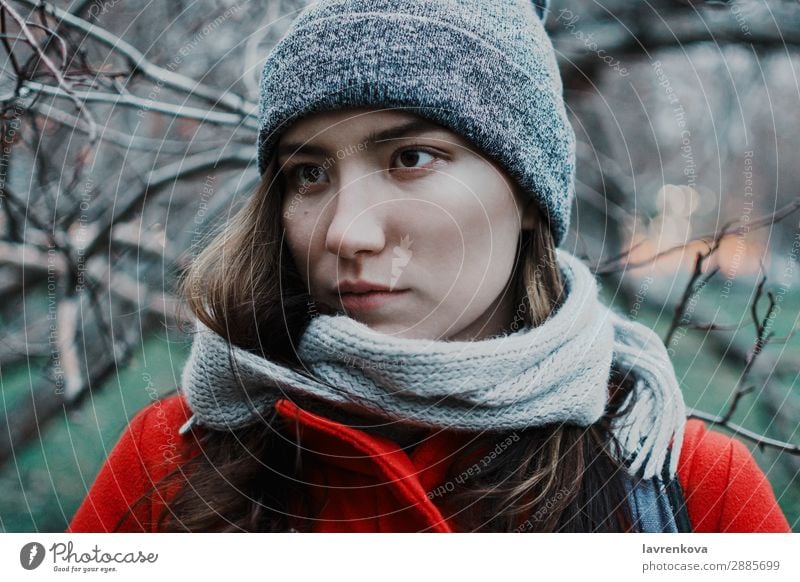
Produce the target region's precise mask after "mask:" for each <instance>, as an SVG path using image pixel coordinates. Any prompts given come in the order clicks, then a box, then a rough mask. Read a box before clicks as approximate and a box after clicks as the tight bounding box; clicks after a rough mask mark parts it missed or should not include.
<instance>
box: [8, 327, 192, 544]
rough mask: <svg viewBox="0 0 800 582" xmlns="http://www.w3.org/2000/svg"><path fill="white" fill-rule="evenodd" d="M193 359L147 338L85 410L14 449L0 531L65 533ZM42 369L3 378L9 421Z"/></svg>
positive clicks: (18, 370) (35, 366)
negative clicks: (130, 425) (111, 458)
mask: <svg viewBox="0 0 800 582" xmlns="http://www.w3.org/2000/svg"><path fill="white" fill-rule="evenodd" d="M187 355H188V351H187V349H186V346H185V345H184V343H182V342H176V343H169V342H168V341H167V339H166V338H165V336H164V334H157V335H153V336H150V337H148V338H147V340H146V341H145V342H144V345H143V348H142V349H140V350H139V352H138V353H136V354H135V356H134V358H133V360H132V362H131V365H130V366H129V367H128V368H127V369H125V370H123V371H121V372H120V374H119V376H115V377H114V378H113V380H111V381H109V382H108V383H106V385H104V386H102V387H100V388H99V389H98V388H95V389H94V390H93V393H92V394H91V395H90V396H89V397H88V398H87V399H86V400H85V401H84V404H83V406H82V407H81V409H80V410H77V411H75V412H74V413H72V414H70V415H69V418H67V417H66V416H65V415H61V416H60V417H58V418H55V419H53V421H52V422H50V423H48V425H47V426H46V428H45V429H44V430H43V431H41V433H40V435H39V437H38V438H36V439H34V440H33V441H32V442H31V443H30V444H28V445H27V446H25V447H23V448H21V449H19V450H16V451H15V452H16V455H15V458H14V459H12V460H11V461H10V462H9V463H7V464H6V465H5V466H3V467H2V470H0V490H2V491H3V492H4V495H3V496H2V497H0V531H6V532H61V531H64V530H65V529H66V527H67V525H68V523H69V521H70V520H71V518H72V515H73V514H74V513H75V510H76V509H77V508H78V505H79V504H80V502H81V500H82V499H83V498H84V496H85V495H86V491H87V489H88V487H89V486H90V485H91V484H92V482H93V481H94V478H95V476H96V474H97V472H98V471H99V469H100V467H101V465H102V464H103V462H104V460H105V458H106V456H107V455H108V453H109V452H110V451H111V450H112V449H113V447H114V444H115V443H116V442H117V439H118V438H119V436H120V434H121V433H122V431H123V429H124V428H125V426H126V424H127V422H128V420H129V419H130V418H132V417H133V415H135V414H136V412H137V411H138V410H140V409H141V408H142V407H144V406H145V405H147V404H148V403H150V402H151V401H152V399H153V397H154V396H155V395H157V396H162V395H164V394H166V393H167V392H170V391H171V390H172V389H173V388H174V387H175V386H176V378H177V377H179V373H180V369H181V368H182V366H183V362H184V360H185V358H186V357H187ZM41 364H42V363H41V362H40V361H38V362H32V363H31V365H30V369H29V366H28V365H27V364H26V365H22V366H16V367H15V368H14V369H13V370H8V371H7V370H4V371H3V375H2V385H1V386H2V395H3V403H4V407H5V409H4V411H3V412H4V415H8V414H9V413H10V412H11V411H12V410H13V403H14V402H16V401H18V400H19V399H21V398H24V397H25V396H26V393H29V391H30V384H31V380H30V378H33V381H34V382H35V381H36V378H37V377H38V376H39V375H40V374H41ZM29 372H30V377H29Z"/></svg>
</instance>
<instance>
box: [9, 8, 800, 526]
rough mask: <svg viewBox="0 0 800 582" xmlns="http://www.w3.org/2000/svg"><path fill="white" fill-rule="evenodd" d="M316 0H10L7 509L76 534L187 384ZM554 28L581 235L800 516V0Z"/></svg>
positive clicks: (606, 289) (610, 280)
mask: <svg viewBox="0 0 800 582" xmlns="http://www.w3.org/2000/svg"><path fill="white" fill-rule="evenodd" d="M306 4H307V2H304V1H300V0H269V1H267V0H263V1H254V0H251V1H247V0H240V1H236V0H198V1H192V2H188V1H183V0H172V1H170V2H146V1H144V0H142V1H141V2H121V1H119V0H108V1H100V0H94V1H85V0H83V1H72V2H68V1H55V2H47V3H41V5H40V3H39V2H36V1H33V0H0V28H1V30H0V41H1V42H2V45H3V50H2V52H1V53H0V54H2V57H1V58H2V69H1V70H0V103H1V104H2V118H1V119H0V132H1V133H2V154H1V156H0V326H1V327H0V330H1V331H0V393H1V394H2V415H0V491H3V495H2V496H0V531H7V532H21V531H38V532H58V531H63V530H64V529H65V528H66V526H67V524H68V522H69V521H70V519H71V517H72V514H73V513H74V511H75V510H76V509H77V506H78V504H79V503H80V501H81V500H82V498H83V497H84V496H85V494H86V491H87V488H88V487H89V486H90V485H91V483H92V481H93V480H94V477H95V475H96V473H97V471H98V470H99V468H100V466H101V464H102V463H103V461H104V459H105V457H106V455H107V454H108V453H109V452H110V450H111V449H112V448H113V446H114V444H115V443H116V440H117V439H118V438H119V435H120V434H121V431H122V430H123V428H124V427H125V425H126V423H127V422H128V421H129V420H130V418H131V417H132V416H133V415H134V414H135V413H136V412H137V411H138V410H139V409H140V408H142V407H143V406H145V405H146V404H148V403H149V402H151V401H153V400H154V399H156V398H159V397H160V396H161V395H163V394H165V393H167V392H170V391H172V390H174V389H175V387H176V385H177V383H178V380H179V377H180V372H181V369H182V366H183V362H184V360H185V358H186V356H187V355H188V348H189V346H190V343H189V342H190V339H189V338H188V336H186V335H185V334H184V333H183V332H182V331H181V325H182V322H181V321H180V317H181V316H182V314H181V313H179V312H178V309H177V308H178V302H177V300H176V298H175V289H176V287H175V283H176V281H177V279H178V277H179V276H180V274H181V272H182V270H183V269H184V268H185V266H186V265H187V264H189V263H190V262H191V260H192V257H193V256H194V255H195V254H196V253H197V251H198V250H199V249H200V248H202V247H203V245H204V244H205V243H206V242H207V240H208V238H209V236H211V235H212V234H213V233H214V232H216V231H217V230H218V229H219V228H221V227H222V226H223V225H224V224H225V222H226V221H227V220H228V219H229V218H230V217H231V216H232V214H233V213H235V212H236V210H237V209H238V208H239V206H240V205H241V203H242V201H243V200H244V199H245V198H246V196H247V195H248V194H249V193H250V191H251V190H252V188H253V187H254V186H255V184H256V182H257V179H258V174H257V169H256V161H255V157H254V156H255V139H256V130H257V105H256V104H257V96H258V81H259V75H260V67H261V64H262V62H263V60H264V58H265V57H266V55H267V53H268V52H269V49H270V47H271V46H272V45H273V44H274V43H275V42H276V41H277V40H278V39H280V37H281V36H282V34H283V33H284V32H285V31H286V30H287V28H288V26H289V25H290V24H291V22H292V19H293V18H294V17H295V15H296V14H297V12H298V11H299V10H300V9H302V8H303V7H304V6H305V5H306ZM547 28H548V30H549V31H550V33H551V35H552V38H553V42H554V45H555V47H556V51H557V54H558V58H559V63H560V67H561V71H562V75H563V79H564V87H565V89H564V90H565V97H566V100H567V105H568V109H569V113H570V116H571V121H572V123H573V125H574V127H575V130H576V132H577V135H578V203H577V205H576V208H575V213H574V215H573V219H572V234H571V235H570V238H569V239H568V241H567V243H566V244H565V245H564V246H565V247H566V248H568V249H569V250H571V251H572V252H574V253H575V254H577V255H579V256H581V257H583V258H584V259H586V260H587V261H588V262H589V264H591V265H592V267H593V269H594V270H595V271H596V272H597V274H598V277H599V281H600V282H601V284H602V287H601V288H602V293H603V294H604V296H605V298H606V300H607V301H608V302H611V303H613V304H614V305H615V306H616V307H617V308H618V310H619V311H620V312H621V313H624V314H626V315H627V316H628V317H631V318H634V319H638V320H639V321H642V322H643V323H645V324H647V325H649V326H651V327H652V328H653V329H655V330H656V331H657V332H658V333H659V335H660V336H661V337H662V338H664V340H665V342H666V344H667V347H668V349H669V353H670V355H671V356H672V358H673V360H674V363H675V367H676V369H677V372H678V377H679V380H680V383H681V387H682V389H683V393H684V397H685V399H686V402H687V405H688V406H689V407H690V412H691V415H692V416H694V417H697V418H702V419H704V420H706V421H707V422H709V423H710V424H712V425H713V428H714V429H715V430H719V431H722V432H725V433H727V434H732V435H736V436H737V438H740V440H742V442H744V443H745V444H746V445H747V446H748V447H750V448H751V449H752V451H753V454H754V456H755V458H756V460H757V462H758V464H759V466H760V467H761V468H762V470H763V471H764V472H765V473H766V474H767V476H768V478H769V480H770V482H771V484H772V487H773V490H774V491H775V494H776V497H777V498H778V501H779V503H780V505H781V507H782V509H783V511H784V513H785V514H786V516H787V518H788V519H789V522H790V524H792V528H793V530H794V531H796V532H797V531H800V480H798V475H799V474H800V435H798V426H800V386H798V371H800V351H798V348H799V347H800V338H798V337H797V334H796V332H797V328H798V314H800V293H798V285H799V284H800V266H799V265H798V255H799V254H800V155H799V154H798V152H800V80H798V72H800V66H799V65H800V57H799V56H798V55H800V4H798V2H797V1H796V0H774V1H769V2H767V1H765V0H738V1H730V2H721V1H716V2H704V1H691V0H649V1H647V2H644V1H642V2H638V1H631V0H604V1H600V0H596V1H587V0H582V1H580V2H578V1H567V0H565V1H559V0H553V2H552V5H551V9H550V13H549V16H548V20H547ZM320 71H321V74H324V68H321V69H320Z"/></svg>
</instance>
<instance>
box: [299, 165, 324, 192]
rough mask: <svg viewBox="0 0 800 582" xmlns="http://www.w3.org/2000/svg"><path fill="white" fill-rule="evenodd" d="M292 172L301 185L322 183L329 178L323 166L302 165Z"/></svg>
mask: <svg viewBox="0 0 800 582" xmlns="http://www.w3.org/2000/svg"><path fill="white" fill-rule="evenodd" d="M291 174H292V175H293V177H294V178H295V180H296V182H297V183H298V184H299V185H300V186H301V187H308V186H313V185H315V184H322V183H324V182H325V181H326V180H327V175H326V174H325V170H324V169H323V168H322V166H312V165H308V164H306V165H302V166H298V167H297V168H295V169H294V170H293V171H292V172H291Z"/></svg>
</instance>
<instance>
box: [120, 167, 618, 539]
mask: <svg viewBox="0 0 800 582" xmlns="http://www.w3.org/2000/svg"><path fill="white" fill-rule="evenodd" d="M272 167H273V166H272V165H271V166H270V168H272ZM271 175H272V172H271V171H270V170H268V171H267V173H265V175H264V177H263V178H262V181H261V182H260V184H259V185H258V186H257V188H256V189H255V191H254V192H253V195H252V196H251V197H250V198H249V200H248V202H247V203H246V205H245V206H244V207H243V208H242V209H241V210H240V211H239V212H238V213H237V214H236V215H235V217H234V218H233V220H232V222H231V223H230V224H228V225H227V227H226V228H225V229H224V231H223V232H221V233H220V234H218V235H217V236H216V237H215V238H214V239H213V240H212V241H211V242H210V244H209V245H208V246H207V247H206V248H205V249H204V250H203V251H202V252H201V253H200V254H199V255H198V257H197V258H196V260H195V261H194V262H193V264H192V265H191V267H190V268H189V269H188V271H187V272H186V273H185V276H184V277H183V278H182V280H181V292H182V295H183V298H184V299H185V303H186V307H188V309H189V310H190V311H191V312H192V314H193V315H194V316H195V317H197V318H198V319H200V320H201V321H202V322H203V323H204V324H205V325H206V326H208V327H209V328H210V329H212V330H214V331H215V332H217V333H218V334H220V335H222V336H224V337H226V338H227V339H228V340H229V341H230V342H231V343H232V344H235V345H238V346H240V347H243V348H245V349H248V350H251V351H253V352H254V353H258V354H261V355H262V356H263V357H266V358H270V359H273V360H275V361H279V362H281V363H283V364H284V365H292V366H297V365H298V364H299V362H298V361H297V358H296V355H295V352H294V349H292V346H295V345H296V344H297V342H298V340H299V337H300V336H301V335H302V333H303V331H304V329H305V326H306V325H307V323H308V321H309V319H310V315H309V307H308V306H309V303H310V302H311V301H312V299H311V298H310V297H309V296H308V294H307V290H306V288H305V285H304V283H303V281H302V280H301V278H300V276H299V274H298V272H297V270H296V268H295V267H294V263H293V261H292V260H291V258H290V256H289V253H288V252H287V249H286V246H285V245H284V244H283V225H282V221H281V203H282V196H283V191H284V189H283V186H284V184H283V181H282V178H281V177H280V175H279V176H278V177H277V178H276V179H275V180H272V179H270V178H269V177H268V176H271ZM538 222H539V226H538V227H537V228H534V229H533V230H531V231H528V230H525V231H522V232H521V235H520V238H519V242H518V246H517V251H518V256H517V261H516V264H515V269H514V273H513V276H512V277H511V278H510V279H509V284H508V286H507V288H506V290H505V292H508V293H513V294H514V299H515V302H516V303H515V304H516V305H518V306H519V308H518V309H517V312H516V315H515V317H514V321H513V322H512V324H511V325H512V327H514V328H515V327H518V326H526V325H539V324H541V323H542V322H544V321H545V320H546V319H547V317H549V316H550V315H551V313H552V312H553V311H554V310H555V309H557V308H558V304H559V302H560V299H561V296H562V293H563V291H564V286H563V282H562V278H561V273H560V271H559V269H558V266H557V262H556V257H555V244H554V242H553V238H552V236H551V234H550V229H549V228H548V225H547V223H546V221H545V220H543V219H542V217H541V216H539V219H538ZM611 377H612V380H611V382H610V386H609V389H610V399H609V405H608V406H607V410H606V414H605V415H604V416H603V418H601V419H600V420H599V421H598V422H597V423H595V424H593V425H592V426H589V427H579V426H573V425H569V424H565V423H558V424H552V425H547V426H541V427H531V428H527V429H525V430H519V431H514V432H513V433H511V432H509V433H503V432H484V433H481V434H476V435H475V438H473V439H472V441H471V443H470V444H469V445H468V446H465V447H464V448H463V449H462V450H461V451H459V453H458V454H457V455H455V460H454V461H453V463H452V465H451V468H450V474H449V475H448V476H447V477H446V479H447V480H448V482H451V483H454V482H456V481H458V479H456V477H457V476H458V475H459V471H461V470H462V469H463V468H464V467H466V466H468V465H469V464H470V463H471V462H473V461H474V459H475V458H476V455H479V454H481V453H482V452H483V451H486V450H491V449H492V448H494V447H495V446H496V445H497V443H499V442H501V441H504V440H505V442H509V443H513V444H511V445H510V446H508V448H507V449H505V450H504V452H503V454H502V455H498V456H497V457H496V459H494V460H493V461H492V462H491V463H489V464H488V465H487V466H486V467H484V468H483V470H482V471H480V473H479V474H478V475H477V476H474V477H470V479H469V480H464V479H461V480H460V481H463V484H459V485H458V487H453V488H452V490H448V491H446V492H444V494H443V495H442V496H441V497H439V498H437V499H436V501H435V503H436V504H437V506H438V507H440V508H441V509H442V512H443V515H445V516H446V518H448V519H449V520H451V523H453V524H455V527H457V529H458V530H459V531H519V532H528V531H530V532H555V531H564V532H591V531H598V532H620V531H633V526H632V524H631V521H632V520H631V514H630V510H629V508H628V505H627V502H626V491H625V488H624V483H623V479H625V478H626V476H625V475H626V473H625V470H624V468H623V467H622V465H621V464H620V462H619V461H618V460H617V459H618V458H619V455H618V453H619V448H618V443H616V441H615V439H614V438H613V435H612V433H611V430H610V425H611V422H612V420H613V419H614V418H616V417H617V416H621V415H623V414H625V413H626V412H627V410H621V408H620V404H621V403H622V402H623V401H624V400H625V397H626V396H627V394H628V393H629V391H630V390H631V389H632V386H631V385H630V383H627V382H622V381H619V379H617V378H616V376H615V374H613V371H612V376H611ZM626 409H627V407H626ZM192 434H193V435H194V437H195V439H196V441H195V442H194V443H193V445H194V446H199V448H200V450H201V451H202V454H200V455H197V456H195V457H194V458H192V459H191V460H190V461H188V462H186V463H184V464H183V465H182V466H180V467H177V468H176V469H175V470H174V471H172V472H171V473H170V474H168V475H167V476H166V477H164V479H163V480H162V481H161V482H159V483H157V484H156V485H155V486H154V487H153V488H152V489H151V491H149V492H148V493H146V494H145V495H143V496H142V498H141V499H140V500H139V501H140V502H143V501H144V500H145V499H148V498H154V492H155V491H156V490H159V489H161V488H162V486H163V487H171V488H172V491H174V493H173V494H171V495H169V497H168V498H167V497H166V496H165V495H162V494H161V493H159V494H158V498H159V502H160V503H164V505H163V510H162V511H161V512H160V514H159V516H158V519H157V526H156V527H157V529H158V530H159V531H203V532H210V531H287V530H288V529H289V527H290V525H291V526H292V527H293V528H296V529H299V530H300V531H303V528H305V529H309V530H310V529H311V525H310V524H311V522H310V519H312V518H313V517H314V516H309V515H307V513H305V514H304V515H305V516H306V517H307V518H308V521H303V520H302V519H301V518H298V517H296V516H295V517H293V518H292V519H291V523H290V520H289V517H288V515H289V514H290V512H291V511H294V512H297V508H298V507H299V508H301V510H300V513H302V512H303V511H306V512H307V507H306V505H305V501H306V497H305V493H304V491H303V489H302V487H301V486H300V485H299V483H301V482H302V479H301V478H300V475H301V471H302V463H301V456H300V447H299V446H298V442H297V440H296V439H292V438H291V435H290V434H289V432H288V429H287V428H286V427H285V426H283V425H282V423H281V419H280V417H279V416H277V415H275V414H274V413H273V414H272V416H271V418H269V419H268V422H267V423H265V424H258V425H257V426H251V427H247V428H244V429H238V430H231V431H227V432H218V431H212V430H203V429H202V428H195V429H194V430H193V431H192ZM187 440H194V439H187ZM290 502H291V503H290ZM290 510H291V511H290ZM125 517H126V516H123V518H121V519H120V522H119V524H118V526H119V525H121V524H122V523H123V522H124V521H125Z"/></svg>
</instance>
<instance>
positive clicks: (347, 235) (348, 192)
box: [325, 177, 386, 259]
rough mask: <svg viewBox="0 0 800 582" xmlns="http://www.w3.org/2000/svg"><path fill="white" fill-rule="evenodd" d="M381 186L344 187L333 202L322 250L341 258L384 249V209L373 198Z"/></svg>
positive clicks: (351, 184)
mask: <svg viewBox="0 0 800 582" xmlns="http://www.w3.org/2000/svg"><path fill="white" fill-rule="evenodd" d="M379 187H380V186H379V185H377V184H375V183H374V180H371V179H369V177H367V178H361V179H356V180H354V181H351V182H349V183H347V185H346V186H343V187H342V188H341V189H340V190H339V192H338V193H337V194H336V199H335V201H334V202H333V204H334V208H333V217H332V218H331V222H330V224H329V225H328V232H327V236H326V238H325V247H326V249H327V250H328V252H331V253H333V254H335V255H338V256H340V257H342V258H346V259H353V258H355V257H356V256H357V255H358V254H359V253H364V252H368V253H378V252H380V251H381V250H382V249H383V247H384V246H385V245H386V238H385V235H384V225H383V205H382V204H381V202H382V201H381V200H380V197H378V196H375V192H376V188H379Z"/></svg>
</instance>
